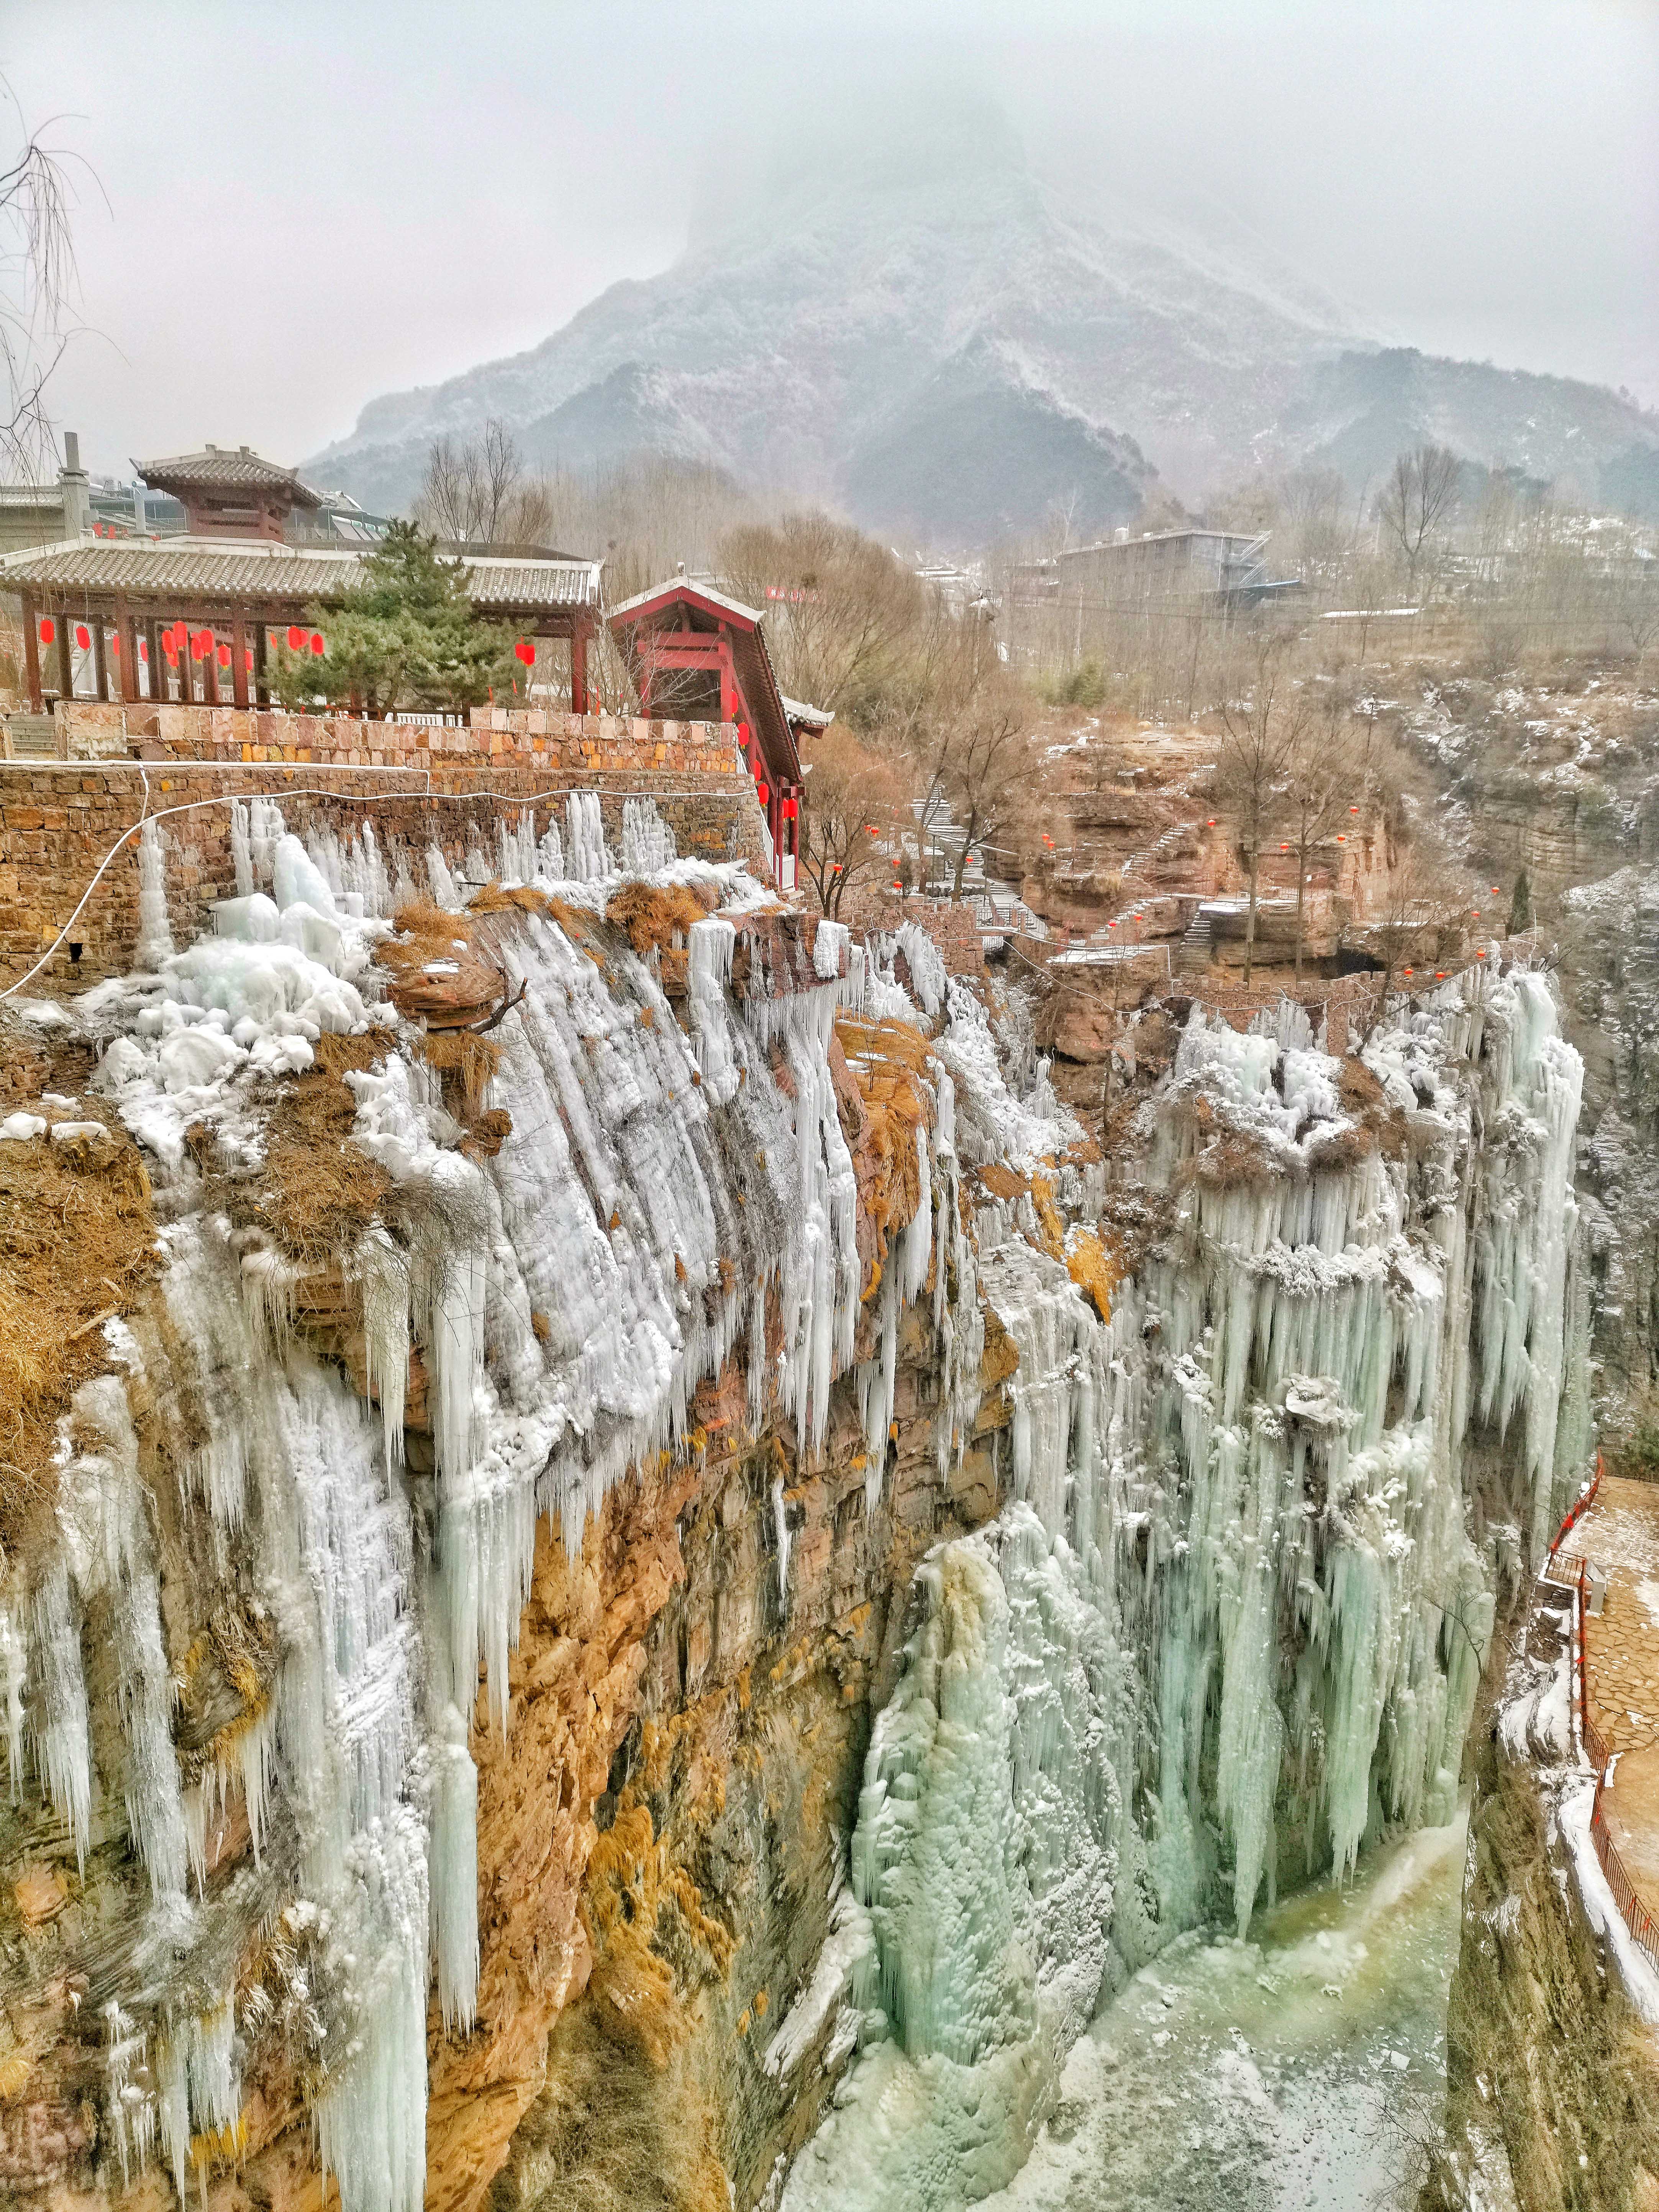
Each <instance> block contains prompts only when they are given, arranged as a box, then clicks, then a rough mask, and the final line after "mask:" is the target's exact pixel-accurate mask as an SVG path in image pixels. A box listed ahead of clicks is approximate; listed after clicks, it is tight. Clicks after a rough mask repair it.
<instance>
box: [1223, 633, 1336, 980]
mask: <svg viewBox="0 0 1659 2212" xmlns="http://www.w3.org/2000/svg"><path fill="white" fill-rule="evenodd" d="M1289 651H1290V641H1289V639H1288V638H1287V637H1286V636H1285V635H1282V634H1278V633H1275V632H1273V631H1270V630H1262V631H1260V632H1258V633H1257V634H1256V635H1255V637H1254V638H1253V639H1252V640H1251V641H1249V645H1248V647H1247V648H1246V656H1245V659H1244V661H1243V665H1242V666H1240V667H1239V668H1238V669H1237V671H1236V674H1235V677H1234V680H1233V682H1232V683H1231V684H1229V685H1228V687H1227V690H1225V692H1224V694H1223V696H1222V700H1221V704H1220V707H1219V709H1218V712H1219V714H1220V717H1221V737H1220V742H1219V744H1218V746H1217V749H1216V763H1215V766H1216V794H1217V798H1218V802H1219V803H1220V805H1222V806H1223V807H1225V810H1226V811H1227V812H1228V813H1230V814H1231V817H1232V819H1233V826H1234V831H1235V835H1236V836H1237V842H1238V847H1239V850H1240V852H1241V854H1243V860H1244V866H1245V869H1246V871H1247V872H1248V874H1249V907H1248V908H1247V910H1246V915H1245V922H1244V981H1246V983H1248V982H1249V980H1250V975H1251V971H1252V969H1254V967H1255V913H1256V901H1257V893H1258V890H1259V887H1260V883H1261V849H1262V847H1263V845H1264V844H1265V843H1266V842H1267V836H1268V834H1269V832H1270V831H1271V830H1272V829H1273V827H1274V826H1275V824H1276V823H1277V821H1278V818H1279V809H1280V807H1281V806H1282V805H1283V803H1284V781H1285V775H1286V774H1287V772H1288V770H1289V769H1290V765H1291V761H1292V760H1293V759H1294V758H1295V757H1296V755H1297V749H1298V748H1299V747H1300V745H1301V744H1302V743H1303V741H1304V737H1305V736H1306V733H1307V732H1308V730H1309V728H1310V726H1311V725H1312V723H1313V721H1314V720H1315V715H1314V702H1313V700H1312V698H1311V697H1310V695H1309V693H1308V691H1307V690H1306V689H1305V687H1304V686H1303V685H1302V684H1300V683H1298V682H1297V680H1295V679H1294V678H1292V677H1291V675H1290V673H1289V671H1288V668H1287V665H1286V663H1287V659H1288V657H1289Z"/></svg>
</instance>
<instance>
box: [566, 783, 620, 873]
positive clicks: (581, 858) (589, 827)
mask: <svg viewBox="0 0 1659 2212" xmlns="http://www.w3.org/2000/svg"><path fill="white" fill-rule="evenodd" d="M565 837H566V854H567V859H568V866H569V869H570V874H571V878H572V880H573V881H574V882H576V883H579V884H592V883H599V882H600V881H601V880H602V879H603V878H605V877H606V876H608V875H610V873H611V855H610V854H609V853H608V852H607V851H606V849H605V823H604V820H603V817H602V816H601V814H600V812H599V793H598V792H596V791H573V792H572V793H570V795H569V796H568V799H566V800H565Z"/></svg>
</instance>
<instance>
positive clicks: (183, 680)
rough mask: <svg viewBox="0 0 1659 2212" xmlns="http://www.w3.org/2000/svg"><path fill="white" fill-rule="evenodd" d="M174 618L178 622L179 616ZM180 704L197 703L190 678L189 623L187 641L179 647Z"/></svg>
mask: <svg viewBox="0 0 1659 2212" xmlns="http://www.w3.org/2000/svg"><path fill="white" fill-rule="evenodd" d="M178 619H179V617H178V616H177V615H175V616H174V617H173V621H174V622H177V621H178ZM168 627H169V628H171V627H172V625H171V624H169V625H168ZM164 665H165V664H164ZM195 704H196V695H195V686H194V685H193V684H191V679H190V625H189V623H185V641H184V643H183V645H181V646H180V647H179V705H180V706H181V707H193V706H194V705H195Z"/></svg>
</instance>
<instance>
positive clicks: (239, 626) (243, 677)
mask: <svg viewBox="0 0 1659 2212" xmlns="http://www.w3.org/2000/svg"><path fill="white" fill-rule="evenodd" d="M230 690H231V696H232V697H233V698H234V700H235V702H236V704H237V705H238V706H239V707H246V705H247V626H246V623H244V622H243V620H242V611H241V609H240V607H238V608H237V610H236V612H235V613H234V615H233V616H232V617H231V622H230Z"/></svg>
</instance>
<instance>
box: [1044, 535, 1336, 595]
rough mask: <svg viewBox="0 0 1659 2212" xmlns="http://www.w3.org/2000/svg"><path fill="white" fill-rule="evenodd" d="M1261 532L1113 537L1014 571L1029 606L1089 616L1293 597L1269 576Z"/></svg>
mask: <svg viewBox="0 0 1659 2212" xmlns="http://www.w3.org/2000/svg"><path fill="white" fill-rule="evenodd" d="M1267 538H1268V533H1267V532H1266V531H1265V530H1264V531H1260V532H1256V533H1255V535H1249V534H1247V533H1245V532H1242V531H1231V530H1157V531H1148V532H1145V533H1144V534H1143V535H1142V536H1140V537H1138V538H1137V537H1132V536H1131V535H1130V533H1129V532H1127V530H1120V531H1118V532H1116V533H1115V535H1114V536H1113V537H1111V538H1104V539H1103V540H1102V541H1101V543H1100V544H1097V545H1079V546H1076V547H1074V548H1073V550H1071V551H1069V552H1066V553H1060V554H1056V555H1055V556H1054V557H1053V559H1051V560H1048V561H1035V562H1026V563H1024V565H1023V566H1022V567H1020V568H1017V569H1015V570H1014V571H1013V572H1012V578H1011V584H1012V588H1013V590H1014V591H1015V592H1016V593H1017V594H1018V596H1019V597H1021V598H1023V599H1026V600H1027V601H1031V600H1036V601H1042V600H1044V599H1047V600H1049V601H1051V602H1052V601H1057V602H1059V603H1060V605H1065V606H1081V607H1082V608H1083V609H1084V610H1085V611H1088V612H1091V613H1100V614H1114V613H1133V611H1135V609H1136V608H1138V607H1139V606H1143V605H1146V604H1147V603H1149V602H1152V601H1167V600H1180V601H1194V600H1203V601H1208V602H1209V603H1211V604H1212V605H1225V606H1231V607H1251V606H1256V605H1260V604H1261V601H1262V600H1264V599H1279V598H1284V597H1285V596H1286V595H1287V594H1290V593H1292V592H1299V591H1300V590H1301V588H1302V585H1301V580H1300V579H1299V578H1297V577H1274V576H1273V574H1272V572H1271V570H1270V568H1269V566H1268V562H1267Z"/></svg>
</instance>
